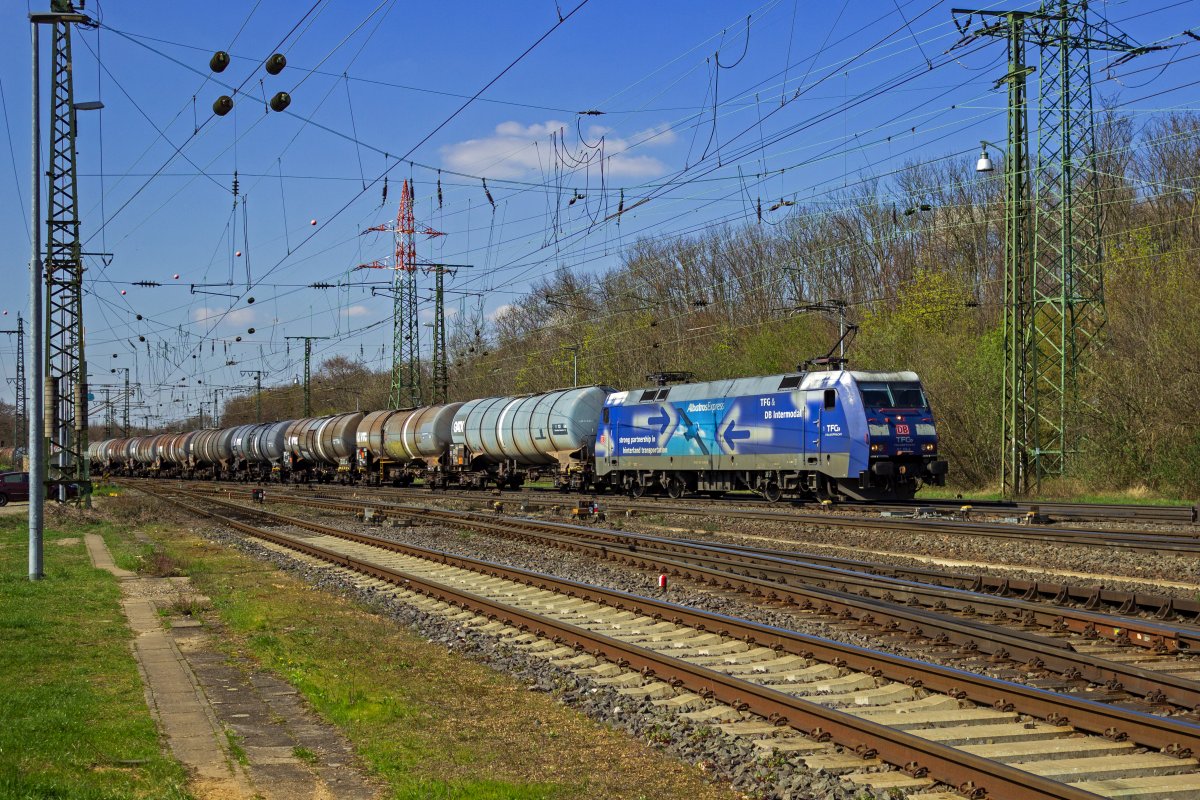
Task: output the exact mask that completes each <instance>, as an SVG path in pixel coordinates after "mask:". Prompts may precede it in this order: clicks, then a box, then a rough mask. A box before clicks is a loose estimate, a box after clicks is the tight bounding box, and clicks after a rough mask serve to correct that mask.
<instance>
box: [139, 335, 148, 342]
mask: <svg viewBox="0 0 1200 800" xmlns="http://www.w3.org/2000/svg"><path fill="white" fill-rule="evenodd" d="M138 341H139V342H144V341H146V337H145V336H139V337H138Z"/></svg>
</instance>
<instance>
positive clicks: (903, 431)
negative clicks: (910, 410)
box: [896, 422, 909, 436]
mask: <svg viewBox="0 0 1200 800" xmlns="http://www.w3.org/2000/svg"><path fill="white" fill-rule="evenodd" d="M896 435H897V436H908V435H909V430H908V424H907V423H905V424H903V425H902V424H900V423H899V422H897V423H896Z"/></svg>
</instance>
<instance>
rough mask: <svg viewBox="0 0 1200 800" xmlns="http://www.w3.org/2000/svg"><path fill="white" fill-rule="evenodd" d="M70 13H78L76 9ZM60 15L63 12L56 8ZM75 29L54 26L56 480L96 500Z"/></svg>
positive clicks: (51, 268)
mask: <svg viewBox="0 0 1200 800" xmlns="http://www.w3.org/2000/svg"><path fill="white" fill-rule="evenodd" d="M59 5H65V6H66V9H65V10H70V4H69V3H67V4H59ZM56 10H58V9H57V8H56ZM71 24H72V23H70V22H63V21H56V22H55V23H54V26H53V29H54V51H53V55H52V56H51V66H52V71H53V82H52V89H51V107H50V116H51V121H50V160H49V187H48V192H47V195H48V196H47V210H46V229H47V232H46V262H45V270H46V352H45V357H46V393H45V397H46V412H45V413H46V425H45V428H46V432H47V434H48V435H49V439H50V448H49V451H48V452H47V459H48V462H49V463H48V470H47V472H48V477H49V479H50V480H52V481H60V482H73V483H77V484H79V486H80V487H81V492H80V493H81V495H86V494H87V493H88V487H89V481H88V478H89V469H88V463H87V424H88V420H87V364H86V362H85V360H84V351H83V255H82V253H81V251H80V242H79V187H78V183H77V180H76V166H75V130H76V129H75V110H76V109H75V92H74V80H73V78H72V70H71Z"/></svg>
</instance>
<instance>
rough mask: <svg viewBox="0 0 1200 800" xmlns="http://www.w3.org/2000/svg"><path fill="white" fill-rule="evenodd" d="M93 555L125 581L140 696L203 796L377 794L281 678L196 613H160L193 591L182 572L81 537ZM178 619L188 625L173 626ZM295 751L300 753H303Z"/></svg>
mask: <svg viewBox="0 0 1200 800" xmlns="http://www.w3.org/2000/svg"><path fill="white" fill-rule="evenodd" d="M85 540H86V545H87V549H88V553H89V555H90V556H91V559H92V563H93V564H94V565H95V566H96V567H97V568H99V569H103V570H106V571H108V572H110V573H112V574H113V575H115V576H116V577H117V578H118V579H119V580H120V583H121V593H122V599H121V607H122V609H123V610H124V612H125V617H126V619H127V621H128V623H129V627H130V628H131V629H132V631H133V634H134V640H133V651H134V656H135V658H136V659H137V662H138V670H139V671H140V673H141V675H142V681H143V684H144V685H145V691H146V702H147V704H148V705H149V706H150V710H151V713H153V715H154V717H155V719H156V721H157V722H158V726H159V729H160V730H161V731H162V733H163V734H164V736H165V738H166V741H167V745H168V746H169V747H170V749H171V753H172V754H173V755H174V756H175V758H176V759H178V760H179V761H180V763H182V764H183V765H184V766H185V767H186V768H187V769H188V771H189V772H190V773H191V775H192V781H191V783H190V786H189V788H190V789H191V791H192V793H193V794H194V795H196V797H198V798H200V800H277V799H278V800H284V799H285V798H286V799H287V800H292V798H297V799H298V800H318V799H319V800H338V799H339V798H355V800H358V798H367V799H370V798H377V797H379V796H380V795H381V791H380V787H378V786H377V785H375V784H374V783H373V782H371V781H369V780H368V779H367V778H366V777H365V776H364V775H363V774H362V772H361V771H360V770H359V769H358V768H357V767H356V766H355V761H356V759H355V756H354V753H353V750H352V748H351V747H350V744H349V743H348V742H347V741H346V740H345V738H344V737H342V736H341V735H340V734H339V733H338V732H337V731H336V730H335V729H333V728H332V727H331V726H329V725H328V724H326V723H325V722H323V721H322V720H320V719H318V718H317V717H316V716H315V715H314V714H313V713H312V712H311V711H310V710H309V709H308V708H307V707H306V706H305V705H304V704H303V702H302V701H301V700H300V698H299V696H298V694H297V692H296V690H295V689H294V688H292V687H291V686H290V685H288V684H287V683H285V682H283V681H281V680H279V679H278V678H275V677H274V676H271V675H267V674H265V673H261V672H256V671H255V670H254V667H253V665H252V664H250V663H249V662H240V663H236V664H233V663H230V660H229V659H228V658H227V657H226V656H225V655H224V654H222V653H220V652H219V651H217V650H216V648H215V647H213V646H212V645H211V642H210V640H209V634H208V632H207V630H206V628H205V625H204V623H203V622H201V621H200V620H195V619H191V618H187V617H179V618H178V620H165V619H164V618H163V615H162V614H161V613H160V612H161V611H169V610H170V609H171V608H173V607H174V606H176V604H178V603H179V601H180V600H188V601H190V602H192V603H194V602H195V601H196V600H197V599H203V598H199V596H198V595H196V594H195V593H194V592H193V591H192V589H191V584H190V581H189V580H188V579H187V578H178V577H176V578H151V577H139V576H138V575H136V574H134V573H132V572H129V571H128V570H124V569H121V568H119V567H117V566H116V564H115V563H114V562H113V559H112V555H111V553H109V551H108V548H107V547H106V546H105V544H104V540H103V539H102V538H101V537H100V536H97V535H95V534H87V535H86V537H85ZM177 621H185V622H186V623H188V624H183V625H176V624H174V623H175V622H177ZM297 753H301V754H303V755H304V756H305V758H304V760H301V759H300V758H298V757H297Z"/></svg>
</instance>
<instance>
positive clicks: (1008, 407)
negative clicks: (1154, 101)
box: [952, 0, 1147, 495]
mask: <svg viewBox="0 0 1200 800" xmlns="http://www.w3.org/2000/svg"><path fill="white" fill-rule="evenodd" d="M952 13H954V14H955V15H977V16H979V17H980V18H981V19H982V20H983V23H982V24H981V25H980V26H979V27H978V28H975V29H973V30H967V29H966V28H964V29H963V30H964V32H965V33H966V35H965V36H964V39H963V40H962V42H960V44H961V43H963V42H967V41H972V40H974V39H975V38H978V37H982V36H987V37H993V38H998V39H1003V40H1004V41H1005V42H1006V43H1007V47H1008V56H1009V65H1008V72H1007V74H1006V75H1005V76H1004V77H1003V78H1002V79H1001V80H1000V81H999V83H1005V84H1007V89H1008V144H1007V147H1006V148H1005V149H1006V159H1005V165H1004V180H1005V279H1004V325H1003V334H1004V380H1003V398H1002V403H1003V415H1002V429H1001V439H1002V447H1003V452H1002V457H1001V484H1002V486H1003V489H1004V491H1005V493H1006V494H1010V495H1011V494H1023V493H1026V492H1029V491H1032V490H1035V489H1036V488H1037V486H1038V483H1039V482H1040V481H1041V479H1042V478H1044V477H1047V476H1053V475H1061V474H1062V473H1063V472H1064V470H1065V468H1066V466H1067V464H1068V462H1069V460H1070V458H1071V456H1072V455H1073V454H1074V453H1075V452H1077V451H1078V448H1079V442H1080V439H1081V438H1082V433H1083V430H1082V428H1083V426H1082V425H1081V424H1080V411H1081V409H1082V407H1083V406H1084V405H1085V404H1086V403H1087V395H1088V392H1089V377H1090V376H1091V374H1092V370H1091V367H1090V359H1091V354H1092V353H1091V351H1092V350H1093V349H1094V348H1095V346H1096V345H1097V343H1098V342H1099V341H1100V337H1101V333H1102V331H1103V328H1104V323H1105V313H1104V274H1103V263H1102V260H1103V251H1102V246H1101V230H1100V215H1099V206H1098V202H1097V197H1096V191H1097V187H1096V178H1095V164H1094V162H1095V158H1096V147H1095V119H1094V113H1093V105H1092V80H1091V52H1092V51H1096V50H1101V51H1111V52H1119V53H1124V54H1125V56H1123V58H1128V57H1132V56H1134V55H1137V54H1139V53H1142V52H1146V50H1147V49H1146V48H1139V47H1137V46H1135V45H1134V44H1133V43H1132V42H1130V41H1129V40H1128V39H1127V38H1125V37H1124V36H1123V35H1120V34H1114V33H1112V32H1110V31H1109V30H1108V29H1107V28H1106V26H1105V23H1103V22H1100V23H1098V24H1094V23H1092V22H1091V21H1090V20H1089V16H1088V2H1087V0H1047V2H1045V3H1043V4H1042V5H1041V7H1040V8H1039V9H1037V10H1036V11H1002V10H995V9H990V10H989V9H983V10H981V9H954V10H953V12H952ZM1027 44H1029V45H1033V46H1035V47H1036V48H1037V49H1038V56H1037V60H1038V67H1037V69H1036V72H1037V74H1038V85H1037V91H1038V94H1037V112H1036V113H1037V125H1036V126H1035V127H1034V128H1033V131H1032V135H1033V136H1035V137H1036V139H1035V141H1036V145H1035V146H1034V147H1030V136H1031V130H1030V126H1029V107H1028V78H1029V76H1030V75H1031V74H1032V73H1033V72H1034V71H1035V69H1034V67H1033V66H1032V65H1031V64H1029V63H1028V62H1027V61H1026V45H1027Z"/></svg>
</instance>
